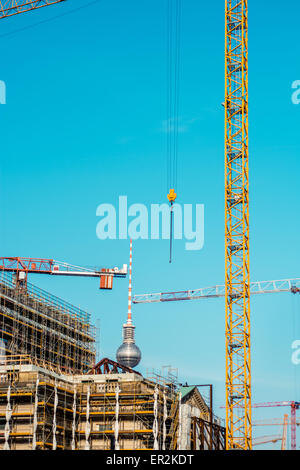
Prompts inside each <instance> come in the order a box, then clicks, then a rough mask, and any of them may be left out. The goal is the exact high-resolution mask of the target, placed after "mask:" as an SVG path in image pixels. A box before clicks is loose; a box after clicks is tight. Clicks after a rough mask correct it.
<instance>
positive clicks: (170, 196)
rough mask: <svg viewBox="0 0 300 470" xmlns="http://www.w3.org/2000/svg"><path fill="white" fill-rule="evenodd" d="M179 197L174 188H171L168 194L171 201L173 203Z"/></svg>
mask: <svg viewBox="0 0 300 470" xmlns="http://www.w3.org/2000/svg"><path fill="white" fill-rule="evenodd" d="M176 198H177V194H176V193H175V190H174V189H170V192H169V194H168V199H169V201H170V202H171V203H173V202H174V201H175V200H176Z"/></svg>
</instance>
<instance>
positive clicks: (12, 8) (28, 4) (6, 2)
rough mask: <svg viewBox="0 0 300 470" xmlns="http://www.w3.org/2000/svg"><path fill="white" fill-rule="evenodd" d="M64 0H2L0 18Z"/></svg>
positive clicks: (0, 2)
mask: <svg viewBox="0 0 300 470" xmlns="http://www.w3.org/2000/svg"><path fill="white" fill-rule="evenodd" d="M63 1H65V0H3V1H0V19H1V18H7V17H8V16H13V15H18V14H19V13H26V12H27V11H31V10H37V9H38V8H42V7H47V6H49V5H54V4H55V3H61V2H63Z"/></svg>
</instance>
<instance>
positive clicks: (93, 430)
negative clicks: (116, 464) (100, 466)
mask: <svg viewBox="0 0 300 470" xmlns="http://www.w3.org/2000/svg"><path fill="white" fill-rule="evenodd" d="M122 376H123V377H122ZM101 379H102V380H101V382H99V380H100V379H99V376H98V382H95V379H93V378H92V377H91V378H89V379H88V380H87V379H83V380H82V382H81V384H80V386H79V389H80V396H81V404H80V408H81V412H80V424H79V432H78V447H79V449H83V448H85V447H86V446H87V432H86V431H87V427H88V429H89V433H88V441H89V442H88V447H89V448H90V449H93V450H96V449H98V450H138V449H139V450H153V449H154V450H155V449H159V448H160V449H162V448H163V447H165V448H166V449H167V448H169V446H170V436H169V434H168V433H167V431H166V429H169V428H170V426H171V410H172V408H173V403H174V401H175V400H176V394H175V393H174V391H173V390H172V389H166V388H165V387H163V386H161V385H160V384H158V383H156V382H152V381H150V380H147V379H144V378H143V377H141V376H140V375H138V374H134V373H133V374H130V373H126V374H120V375H119V376H117V375H108V374H107V375H105V376H102V378H101ZM87 412H88V413H87Z"/></svg>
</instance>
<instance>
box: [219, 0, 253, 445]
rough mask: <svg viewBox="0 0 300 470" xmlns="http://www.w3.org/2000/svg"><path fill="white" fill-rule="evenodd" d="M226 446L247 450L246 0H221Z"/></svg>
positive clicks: (248, 288)
mask: <svg viewBox="0 0 300 470" xmlns="http://www.w3.org/2000/svg"><path fill="white" fill-rule="evenodd" d="M225 25H226V27H225V103H224V108H225V321H226V331H225V338H226V430H227V433H226V449H227V450H228V449H241V450H251V448H252V428H251V356H250V344H251V342H250V270H249V178H248V0H225Z"/></svg>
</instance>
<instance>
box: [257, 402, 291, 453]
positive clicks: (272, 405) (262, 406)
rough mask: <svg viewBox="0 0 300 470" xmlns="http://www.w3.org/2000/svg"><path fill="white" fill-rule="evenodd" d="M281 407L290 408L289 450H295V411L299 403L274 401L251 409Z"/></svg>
mask: <svg viewBox="0 0 300 470" xmlns="http://www.w3.org/2000/svg"><path fill="white" fill-rule="evenodd" d="M279 406H280V407H281V406H289V407H290V408H291V450H296V448H297V438H296V426H297V420H296V410H299V408H300V402H296V401H275V402H266V403H256V404H254V405H252V408H266V407H279Z"/></svg>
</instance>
